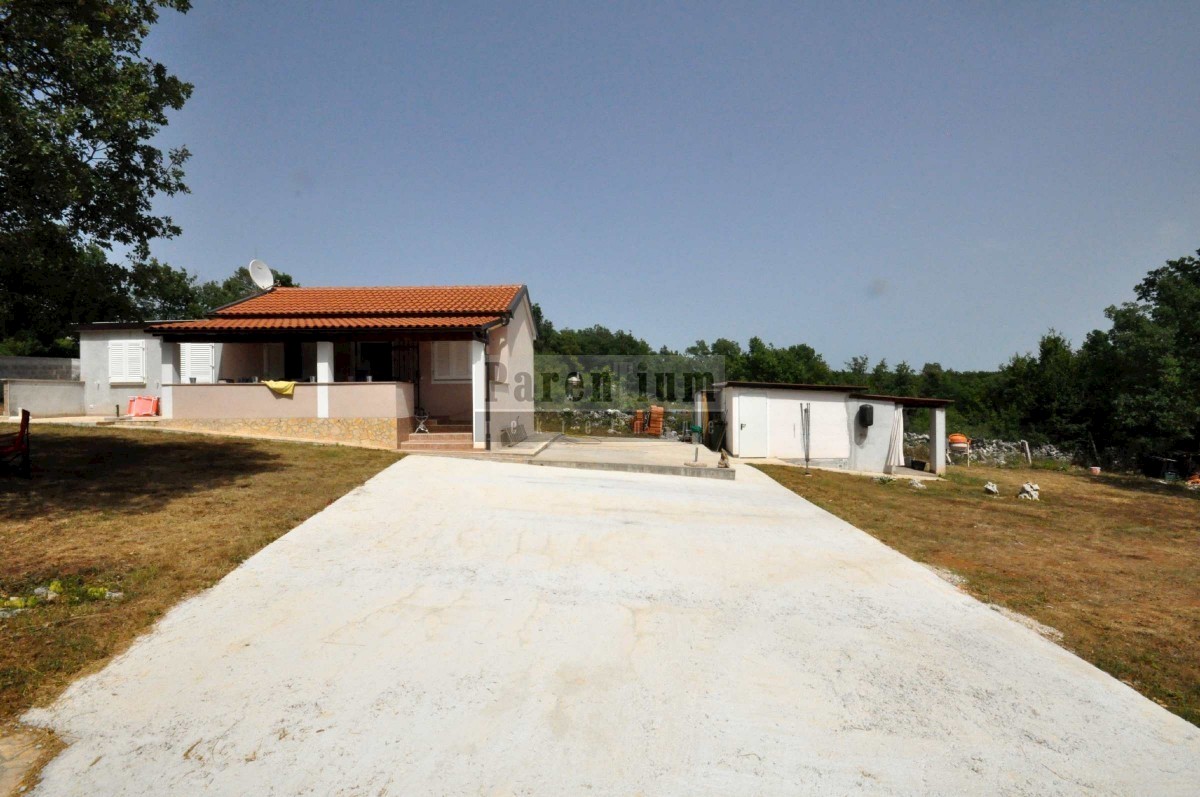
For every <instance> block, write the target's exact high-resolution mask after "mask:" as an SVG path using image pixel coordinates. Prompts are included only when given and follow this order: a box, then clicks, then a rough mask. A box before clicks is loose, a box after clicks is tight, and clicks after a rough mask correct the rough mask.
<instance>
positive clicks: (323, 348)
mask: <svg viewBox="0 0 1200 797" xmlns="http://www.w3.org/2000/svg"><path fill="white" fill-rule="evenodd" d="M332 381H333V341H329V340H321V341H317V417H318V418H328V417H329V383H330V382H332Z"/></svg>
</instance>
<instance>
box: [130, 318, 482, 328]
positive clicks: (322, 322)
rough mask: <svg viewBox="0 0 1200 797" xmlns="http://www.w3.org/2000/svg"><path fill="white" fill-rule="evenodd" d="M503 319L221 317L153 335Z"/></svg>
mask: <svg viewBox="0 0 1200 797" xmlns="http://www.w3.org/2000/svg"><path fill="white" fill-rule="evenodd" d="M499 320H500V316H496V315H492V316H486V315H468V316H449V315H441V316H411V315H410V316H374V315H367V316H345V315H341V316H289V317H275V318H238V317H233V318H231V317H228V316H218V317H216V318H204V319H200V320H199V321H167V322H163V323H158V324H153V325H152V326H151V327H150V329H151V331H153V332H249V331H258V330H288V331H291V332H303V331H306V330H342V329H344V330H351V329H352V330H377V329H477V328H479V327H481V326H484V325H486V324H491V323H495V322H497V321H499Z"/></svg>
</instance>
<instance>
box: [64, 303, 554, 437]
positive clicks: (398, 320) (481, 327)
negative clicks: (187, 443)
mask: <svg viewBox="0 0 1200 797" xmlns="http://www.w3.org/2000/svg"><path fill="white" fill-rule="evenodd" d="M79 333H80V360H81V377H82V382H83V385H82V391H81V396H80V402H81V413H80V414H84V413H86V414H98V415H111V414H113V412H114V411H115V409H116V408H118V407H120V408H122V411H124V410H123V408H124V407H125V405H126V402H127V401H128V399H129V398H130V397H131V396H143V395H148V396H155V397H158V398H159V407H160V415H161V418H162V420H161V423H162V425H164V426H170V427H174V428H184V429H198V430H210V431H225V432H241V433H257V434H269V435H274V436H283V437H295V438H302V439H319V440H342V441H347V442H357V443H367V444H372V445H378V446H381V447H389V448H395V447H402V448H489V447H491V444H492V443H493V442H499V441H500V440H501V439H502V438H503V437H507V435H501V432H502V431H509V430H515V429H516V428H517V427H522V428H526V429H530V430H532V428H533V422H534V416H533V409H534V404H533V393H534V391H533V343H534V339H535V336H536V330H535V327H534V322H533V314H532V311H531V306H530V302H529V292H528V290H527V289H526V287H525V286H524V285H485V286H439V287H378V288H285V287H275V288H270V289H268V290H266V291H264V292H262V293H259V294H254V295H251V296H249V297H247V298H245V299H242V300H240V301H237V302H234V303H232V304H229V305H226V306H224V307H221V308H218V309H217V310H216V311H214V312H213V313H211V314H209V316H208V317H207V318H202V319H194V320H180V321H161V322H154V323H149V324H115V323H114V324H87V325H84V326H81V327H80V328H79ZM268 381H271V382H287V383H294V385H287V386H285V388H284V390H283V391H281V392H280V391H276V390H272V389H271V388H269V387H268V386H267V385H265V384H264V383H265V382H268ZM425 416H428V420H426V421H425V427H426V428H427V429H428V431H429V432H430V434H419V435H417V436H416V437H413V434H414V432H415V431H416V430H417V427H418V425H419V423H420V420H419V419H420V418H422V417H425Z"/></svg>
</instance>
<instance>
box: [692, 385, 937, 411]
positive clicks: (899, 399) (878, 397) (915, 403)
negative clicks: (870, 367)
mask: <svg viewBox="0 0 1200 797" xmlns="http://www.w3.org/2000/svg"><path fill="white" fill-rule="evenodd" d="M713 387H745V388H750V389H753V390H810V391H824V392H826V393H849V394H850V398H856V399H865V400H867V401H890V402H892V403H893V404H899V405H901V406H904V407H945V406H947V405H948V404H953V403H954V400H953V399H944V398H926V397H922V396H887V395H883V394H881V393H866V392H864V391H865V390H866V389H867V388H866V386H865V385H805V384H796V383H789V382H744V381H741V380H730V381H728V382H719V383H717V384H716V385H713Z"/></svg>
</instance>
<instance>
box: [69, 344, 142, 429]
mask: <svg viewBox="0 0 1200 797" xmlns="http://www.w3.org/2000/svg"><path fill="white" fill-rule="evenodd" d="M139 339H140V340H142V341H143V342H144V344H145V347H146V362H145V374H146V380H145V382H143V383H142V384H137V385H113V384H109V379H108V344H109V341H114V340H139ZM161 347H162V339H161V338H156V337H155V336H153V335H148V334H146V333H145V332H143V331H141V330H139V329H103V330H91V329H84V330H80V331H79V377H80V379H81V380H82V381H83V383H84V385H83V404H84V412H85V413H86V414H88V415H112V414H113V410H114V407H116V405H118V404H119V405H120V406H121V412H125V408H126V406H128V403H129V399H130V398H131V397H132V396H161V395H162V378H161V371H160V363H161V362H162V354H161V352H162V348H161Z"/></svg>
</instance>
